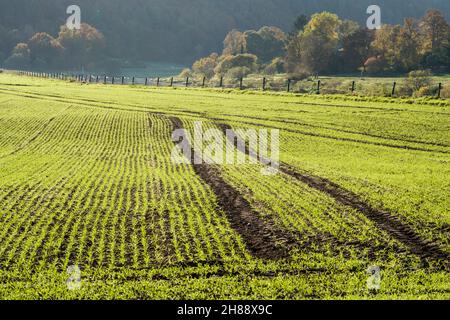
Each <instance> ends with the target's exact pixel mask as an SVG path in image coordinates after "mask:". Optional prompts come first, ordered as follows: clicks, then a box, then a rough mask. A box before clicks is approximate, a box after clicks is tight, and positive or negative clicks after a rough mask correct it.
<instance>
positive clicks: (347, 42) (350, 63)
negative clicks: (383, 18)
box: [342, 29, 375, 72]
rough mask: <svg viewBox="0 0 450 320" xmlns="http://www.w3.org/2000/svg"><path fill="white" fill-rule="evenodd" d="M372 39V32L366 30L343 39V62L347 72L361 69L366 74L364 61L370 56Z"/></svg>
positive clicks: (373, 35)
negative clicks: (347, 69)
mask: <svg viewBox="0 0 450 320" xmlns="http://www.w3.org/2000/svg"><path fill="white" fill-rule="evenodd" d="M374 37H375V34H374V32H373V31H372V30H368V29H359V30H357V31H356V32H353V33H351V34H348V35H347V36H345V37H344V39H343V40H342V42H343V58H344V59H343V60H344V62H345V65H346V67H348V68H349V70H352V71H353V70H356V69H357V68H362V69H363V72H366V61H367V60H368V59H369V58H370V56H371V54H372V46H371V45H372V42H373V40H374Z"/></svg>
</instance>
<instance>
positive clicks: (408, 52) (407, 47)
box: [396, 19, 421, 71]
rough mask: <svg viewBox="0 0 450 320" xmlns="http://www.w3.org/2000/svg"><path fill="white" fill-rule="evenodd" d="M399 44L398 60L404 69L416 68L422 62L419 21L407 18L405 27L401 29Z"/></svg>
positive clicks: (397, 42)
mask: <svg viewBox="0 0 450 320" xmlns="http://www.w3.org/2000/svg"><path fill="white" fill-rule="evenodd" d="M396 44H397V55H398V57H397V61H399V63H400V66H401V68H402V69H403V70H405V71H409V70H414V69H416V68H417V67H418V66H419V63H420V59H421V56H420V52H419V50H420V45H421V43H420V31H419V27H418V24H417V21H415V20H414V19H405V23H404V25H403V27H402V28H401V29H400V32H399V34H398V38H397V41H396Z"/></svg>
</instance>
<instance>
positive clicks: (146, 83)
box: [145, 77, 148, 85]
mask: <svg viewBox="0 0 450 320" xmlns="http://www.w3.org/2000/svg"><path fill="white" fill-rule="evenodd" d="M145 85H148V78H147V77H145Z"/></svg>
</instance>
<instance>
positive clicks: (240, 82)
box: [239, 77, 244, 90]
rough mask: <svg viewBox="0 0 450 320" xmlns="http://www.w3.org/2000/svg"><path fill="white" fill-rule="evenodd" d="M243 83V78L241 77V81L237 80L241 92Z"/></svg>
mask: <svg viewBox="0 0 450 320" xmlns="http://www.w3.org/2000/svg"><path fill="white" fill-rule="evenodd" d="M243 82H244V78H243V77H241V79H240V80H239V89H240V90H242V83H243Z"/></svg>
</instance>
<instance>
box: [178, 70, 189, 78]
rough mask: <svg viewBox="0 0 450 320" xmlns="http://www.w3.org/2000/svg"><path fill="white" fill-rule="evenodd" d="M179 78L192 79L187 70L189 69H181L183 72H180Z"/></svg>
mask: <svg viewBox="0 0 450 320" xmlns="http://www.w3.org/2000/svg"><path fill="white" fill-rule="evenodd" d="M179 77H181V78H187V77H192V71H191V69H189V68H185V69H183V71H181V73H180V74H179Z"/></svg>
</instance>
